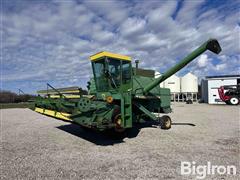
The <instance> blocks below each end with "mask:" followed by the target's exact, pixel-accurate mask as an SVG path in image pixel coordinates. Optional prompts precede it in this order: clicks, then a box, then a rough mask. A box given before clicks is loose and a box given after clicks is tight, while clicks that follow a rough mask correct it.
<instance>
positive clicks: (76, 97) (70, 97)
mask: <svg viewBox="0 0 240 180" xmlns="http://www.w3.org/2000/svg"><path fill="white" fill-rule="evenodd" d="M64 97H66V98H69V99H79V98H80V95H64ZM50 98H60V96H59V95H50Z"/></svg>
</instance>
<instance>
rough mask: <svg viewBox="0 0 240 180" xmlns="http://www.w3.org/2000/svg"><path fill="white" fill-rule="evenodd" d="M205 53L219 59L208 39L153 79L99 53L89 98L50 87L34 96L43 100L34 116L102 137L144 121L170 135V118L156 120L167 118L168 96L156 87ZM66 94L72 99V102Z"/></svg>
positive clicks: (93, 60)
mask: <svg viewBox="0 0 240 180" xmlns="http://www.w3.org/2000/svg"><path fill="white" fill-rule="evenodd" d="M206 50H210V51H212V52H214V53H216V54H218V53H220V51H221V47H220V45H219V43H218V41H217V40H215V39H210V40H208V41H207V42H205V43H204V44H202V45H201V46H200V47H199V48H197V49H196V50H194V51H193V52H192V53H190V54H189V55H188V56H187V57H185V58H184V59H183V60H181V61H180V62H179V63H178V64H176V65H175V66H174V67H172V68H170V69H169V70H167V71H166V72H165V73H164V74H163V75H162V76H160V77H159V78H157V79H155V78H154V71H151V70H144V69H140V68H138V67H137V66H136V67H135V68H133V67H132V64H131V57H128V56H124V55H120V54H113V53H110V52H105V51H103V52H100V53H97V54H95V55H92V56H91V57H90V60H91V63H92V70H93V78H92V79H91V80H90V82H89V85H88V88H89V89H88V90H89V95H81V93H80V92H78V90H77V89H76V88H75V89H74V88H72V89H71V90H69V89H68V90H66V89H54V88H53V87H51V86H50V85H49V86H50V87H51V88H52V90H51V91H48V90H45V91H39V92H38V93H39V94H41V96H38V98H37V99H36V101H35V111H37V112H39V113H42V114H46V115H49V116H53V117H56V118H60V119H64V120H70V121H73V122H75V123H77V124H80V125H82V126H86V127H89V128H94V129H97V130H100V131H103V130H107V129H115V131H117V132H123V131H124V130H126V129H128V128H132V127H133V126H134V124H135V123H141V122H143V121H146V120H154V121H158V122H159V124H160V126H161V128H162V129H169V128H170V127H171V119H170V117H169V116H166V115H164V116H162V117H159V116H158V114H159V113H170V112H171V108H170V90H169V89H166V88H160V86H159V84H160V83H161V82H163V81H164V80H166V79H167V78H168V77H170V76H171V75H173V74H175V73H176V72H177V71H179V70H180V69H182V68H183V67H184V66H186V65H187V64H188V63H190V62H191V61H192V60H194V59H195V58H196V57H198V56H199V55H201V54H202V53H204V52H205V51H206ZM71 91H72V92H71ZM70 92H71V93H73V92H75V94H71V96H70V95H69V93H70Z"/></svg>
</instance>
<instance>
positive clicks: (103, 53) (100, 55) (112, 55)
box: [90, 51, 131, 61]
mask: <svg viewBox="0 0 240 180" xmlns="http://www.w3.org/2000/svg"><path fill="white" fill-rule="evenodd" d="M103 57H110V58H114V59H119V60H126V61H131V57H129V56H125V55H121V54H115V53H111V52H107V51H101V52H99V53H97V54H94V55H92V56H90V60H91V61H95V60H98V59H101V58H103Z"/></svg>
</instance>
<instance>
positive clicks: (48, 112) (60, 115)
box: [34, 107, 72, 121]
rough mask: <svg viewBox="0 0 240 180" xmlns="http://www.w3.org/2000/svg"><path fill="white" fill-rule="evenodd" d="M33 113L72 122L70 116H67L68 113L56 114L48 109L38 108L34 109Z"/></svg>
mask: <svg viewBox="0 0 240 180" xmlns="http://www.w3.org/2000/svg"><path fill="white" fill-rule="evenodd" d="M34 111H36V112H39V113H42V114H46V115H49V116H52V117H56V118H59V119H63V120H68V121H72V120H71V119H70V118H69V117H70V115H71V114H68V113H63V112H57V111H53V110H49V109H42V108H38V107H36V108H35V110H34Z"/></svg>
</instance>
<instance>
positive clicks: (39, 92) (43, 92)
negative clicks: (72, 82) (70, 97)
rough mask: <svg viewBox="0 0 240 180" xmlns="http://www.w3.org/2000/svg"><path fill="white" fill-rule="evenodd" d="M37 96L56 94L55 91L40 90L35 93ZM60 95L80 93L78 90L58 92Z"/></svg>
mask: <svg viewBox="0 0 240 180" xmlns="http://www.w3.org/2000/svg"><path fill="white" fill-rule="evenodd" d="M37 93H38V94H57V92H56V91H48V92H47V90H41V91H37ZM60 93H62V94H70V93H80V91H79V90H69V91H60Z"/></svg>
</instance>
